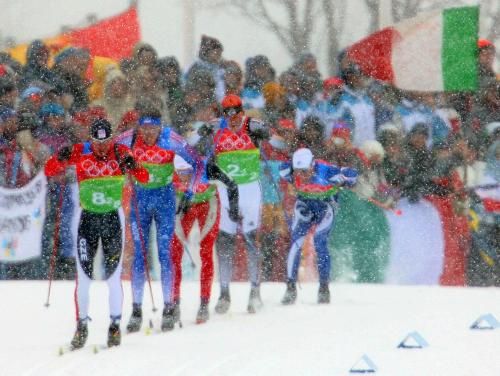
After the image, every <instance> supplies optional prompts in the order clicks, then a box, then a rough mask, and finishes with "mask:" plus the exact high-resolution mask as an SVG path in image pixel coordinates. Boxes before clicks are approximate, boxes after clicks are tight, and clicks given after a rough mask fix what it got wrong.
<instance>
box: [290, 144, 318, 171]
mask: <svg viewBox="0 0 500 376" xmlns="http://www.w3.org/2000/svg"><path fill="white" fill-rule="evenodd" d="M313 159H314V157H313V153H312V152H311V150H309V149H307V148H300V149H297V151H296V152H295V153H293V157H292V165H293V168H294V169H297V170H307V169H308V168H310V167H311V165H312V162H313Z"/></svg>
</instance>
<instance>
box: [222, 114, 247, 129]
mask: <svg viewBox="0 0 500 376" xmlns="http://www.w3.org/2000/svg"><path fill="white" fill-rule="evenodd" d="M225 112H226V111H225ZM225 117H226V119H227V122H228V124H229V126H230V127H231V128H238V127H239V126H240V125H241V120H242V118H243V111H238V112H236V113H231V112H227V114H226V115H225Z"/></svg>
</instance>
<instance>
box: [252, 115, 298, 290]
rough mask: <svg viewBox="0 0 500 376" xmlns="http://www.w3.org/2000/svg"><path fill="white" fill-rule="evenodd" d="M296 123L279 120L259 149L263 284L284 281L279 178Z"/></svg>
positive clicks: (291, 146) (282, 200)
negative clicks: (260, 159) (264, 282)
mask: <svg viewBox="0 0 500 376" xmlns="http://www.w3.org/2000/svg"><path fill="white" fill-rule="evenodd" d="M296 132H297V129H296V128H295V124H294V123H293V121H292V120H289V119H281V120H279V121H278V122H277V124H276V125H275V126H274V127H273V129H272V134H271V138H270V139H269V140H268V141H263V142H262V146H261V157H262V163H261V179H260V183H261V187H262V225H261V234H262V235H261V239H260V241H261V249H262V257H263V260H262V278H263V280H264V281H284V280H285V263H286V262H285V260H286V254H287V251H288V243H287V242H288V236H289V234H288V225H287V221H286V218H287V217H286V214H285V210H286V208H285V205H286V202H285V193H287V195H289V192H287V183H286V182H284V181H283V180H282V179H281V178H280V174H279V170H280V165H281V163H283V162H286V161H289V160H290V158H291V155H292V153H293V151H294V150H295V146H296V137H295V135H296Z"/></svg>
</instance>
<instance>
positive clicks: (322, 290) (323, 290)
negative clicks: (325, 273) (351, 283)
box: [318, 283, 330, 304]
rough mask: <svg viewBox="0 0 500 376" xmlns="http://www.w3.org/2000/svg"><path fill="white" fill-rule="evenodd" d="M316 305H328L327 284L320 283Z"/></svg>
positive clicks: (328, 290)
mask: <svg viewBox="0 0 500 376" xmlns="http://www.w3.org/2000/svg"><path fill="white" fill-rule="evenodd" d="M318 304H330V289H329V288H328V283H320V285H319V291H318Z"/></svg>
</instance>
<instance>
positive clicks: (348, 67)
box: [340, 59, 375, 147]
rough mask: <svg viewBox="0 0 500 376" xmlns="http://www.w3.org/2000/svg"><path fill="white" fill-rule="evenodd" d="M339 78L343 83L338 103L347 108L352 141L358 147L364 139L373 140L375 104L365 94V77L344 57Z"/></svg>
mask: <svg viewBox="0 0 500 376" xmlns="http://www.w3.org/2000/svg"><path fill="white" fill-rule="evenodd" d="M341 78H342V80H343V81H344V83H345V85H344V89H343V93H342V96H341V97H340V103H341V106H345V107H346V108H348V109H349V112H350V115H351V116H352V124H353V128H352V142H353V144H354V145H356V146H358V147H359V146H361V145H362V144H363V142H365V141H366V140H375V106H374V104H373V101H372V100H371V98H370V97H369V96H368V95H367V94H366V77H365V76H364V75H363V73H362V72H361V68H360V67H359V65H357V64H355V63H353V62H349V61H348V60H346V59H344V61H343V62H342V64H341ZM342 120H344V121H346V120H347V119H342ZM348 123H350V122H349V121H348Z"/></svg>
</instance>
